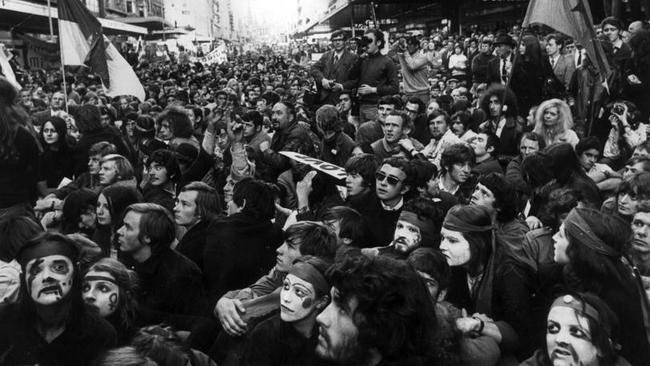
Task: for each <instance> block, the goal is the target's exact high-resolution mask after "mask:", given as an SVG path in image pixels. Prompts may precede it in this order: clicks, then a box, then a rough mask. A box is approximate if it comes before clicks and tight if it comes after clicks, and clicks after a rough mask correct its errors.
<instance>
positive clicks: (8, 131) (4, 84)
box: [0, 76, 29, 159]
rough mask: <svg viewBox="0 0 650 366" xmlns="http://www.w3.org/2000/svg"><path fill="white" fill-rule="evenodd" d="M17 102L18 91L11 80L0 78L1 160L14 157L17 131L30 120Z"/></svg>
mask: <svg viewBox="0 0 650 366" xmlns="http://www.w3.org/2000/svg"><path fill="white" fill-rule="evenodd" d="M17 102H18V91H17V90H16V88H15V87H14V86H13V85H12V84H11V83H10V82H9V80H7V79H6V78H5V77H2V76H0V159H7V158H9V157H10V156H11V155H12V153H13V152H14V148H15V147H14V140H15V137H16V131H18V127H19V126H21V125H25V124H26V123H27V120H28V119H29V116H28V115H27V112H25V110H24V109H23V108H22V107H20V106H19V105H18V103H17Z"/></svg>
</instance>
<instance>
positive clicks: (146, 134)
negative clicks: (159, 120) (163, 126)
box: [134, 115, 156, 139]
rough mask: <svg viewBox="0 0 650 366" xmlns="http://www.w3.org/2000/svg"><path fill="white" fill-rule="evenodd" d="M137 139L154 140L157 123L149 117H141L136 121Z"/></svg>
mask: <svg viewBox="0 0 650 366" xmlns="http://www.w3.org/2000/svg"><path fill="white" fill-rule="evenodd" d="M134 134H135V137H136V138H137V139H145V138H154V136H155V135H156V122H155V121H154V120H153V118H151V116H147V115H139V116H138V118H137V119H136V120H135V132H134Z"/></svg>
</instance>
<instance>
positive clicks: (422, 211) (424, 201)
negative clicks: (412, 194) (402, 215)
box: [402, 197, 445, 248]
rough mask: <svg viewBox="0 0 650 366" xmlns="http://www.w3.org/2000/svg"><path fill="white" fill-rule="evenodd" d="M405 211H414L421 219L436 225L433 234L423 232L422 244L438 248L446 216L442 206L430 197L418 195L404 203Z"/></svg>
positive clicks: (403, 209) (403, 208) (403, 210)
mask: <svg viewBox="0 0 650 366" xmlns="http://www.w3.org/2000/svg"><path fill="white" fill-rule="evenodd" d="M405 211H408V212H411V213H414V214H415V215H416V216H417V217H418V218H419V219H420V220H422V221H428V222H430V223H432V224H433V225H434V226H435V230H434V233H433V236H428V235H424V233H422V232H421V234H422V235H421V237H422V239H421V243H420V246H422V247H429V248H438V247H439V246H440V229H441V228H442V221H443V220H444V218H445V213H444V212H443V210H442V208H441V207H440V206H439V205H437V204H436V203H435V202H433V201H432V200H430V199H428V198H423V197H417V198H413V199H411V200H408V201H406V203H404V206H403V207H402V212H405Z"/></svg>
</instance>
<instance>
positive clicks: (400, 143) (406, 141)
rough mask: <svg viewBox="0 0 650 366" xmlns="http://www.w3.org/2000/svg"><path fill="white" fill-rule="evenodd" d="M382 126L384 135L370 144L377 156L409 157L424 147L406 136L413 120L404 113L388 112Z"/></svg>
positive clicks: (411, 127) (383, 157) (384, 157)
mask: <svg viewBox="0 0 650 366" xmlns="http://www.w3.org/2000/svg"><path fill="white" fill-rule="evenodd" d="M383 127H384V137H383V138H381V139H379V140H377V141H375V142H373V143H372V144H371V145H370V148H371V149H372V152H373V154H375V156H377V158H379V159H381V160H383V159H386V158H389V157H392V156H402V157H406V158H408V159H411V158H413V157H415V156H416V155H418V154H419V151H420V150H422V149H423V148H424V146H422V144H421V143H420V142H419V141H418V140H415V139H412V138H410V137H408V135H409V133H410V132H411V130H412V129H413V122H412V121H411V119H410V118H409V116H408V115H407V114H406V113H404V112H401V111H393V112H390V114H388V116H387V117H386V120H385V121H384V126H383Z"/></svg>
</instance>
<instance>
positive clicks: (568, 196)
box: [537, 188, 582, 232]
mask: <svg viewBox="0 0 650 366" xmlns="http://www.w3.org/2000/svg"><path fill="white" fill-rule="evenodd" d="M580 200H582V194H580V191H576V190H574V189H571V188H557V189H554V190H552V191H551V193H550V194H549V196H548V200H547V202H546V204H544V205H542V207H541V208H540V211H539V212H538V215H537V216H538V217H539V219H540V221H541V222H542V223H543V224H544V226H548V227H550V228H552V229H553V231H554V232H555V231H557V230H558V229H559V227H560V225H559V220H558V218H559V217H560V216H561V215H564V214H568V213H569V212H571V210H573V209H574V208H575V207H577V206H578V203H579V202H580Z"/></svg>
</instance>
